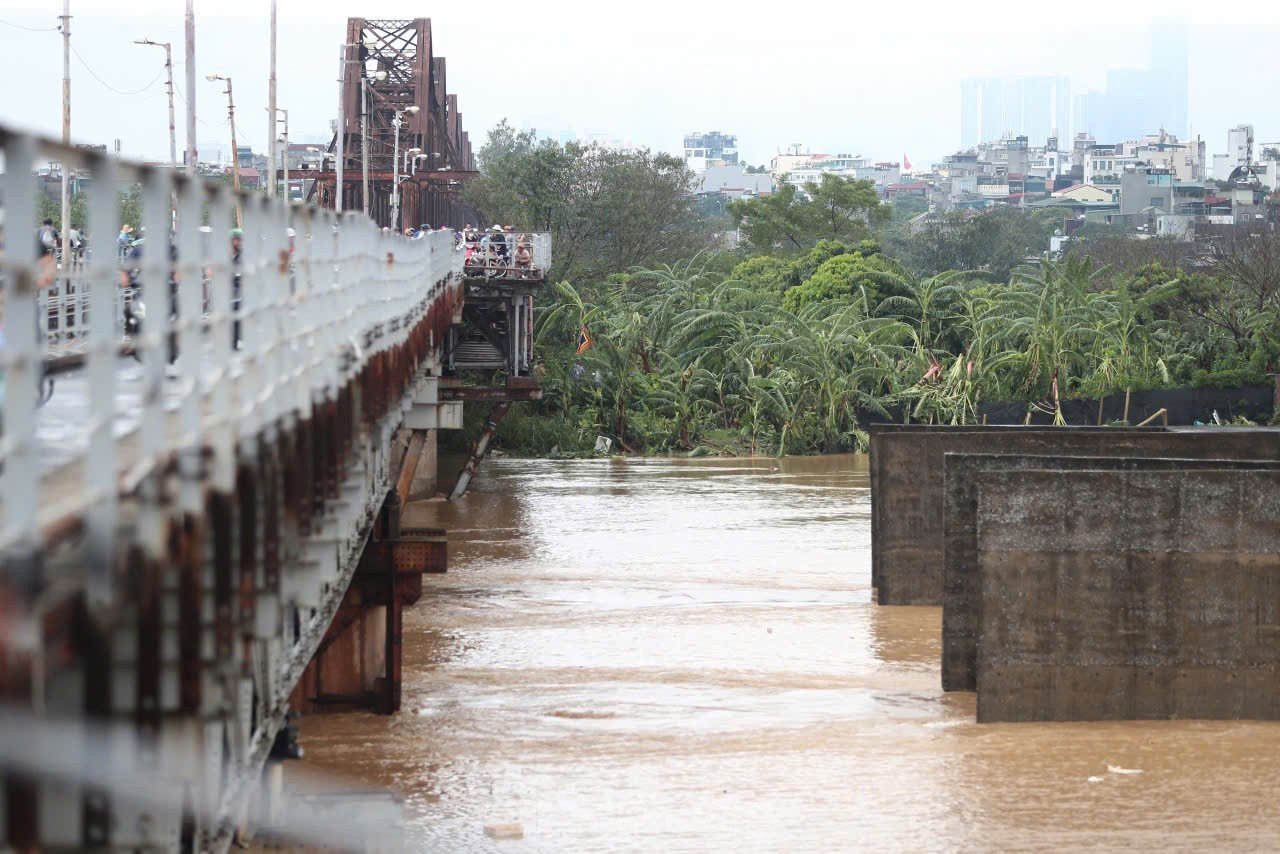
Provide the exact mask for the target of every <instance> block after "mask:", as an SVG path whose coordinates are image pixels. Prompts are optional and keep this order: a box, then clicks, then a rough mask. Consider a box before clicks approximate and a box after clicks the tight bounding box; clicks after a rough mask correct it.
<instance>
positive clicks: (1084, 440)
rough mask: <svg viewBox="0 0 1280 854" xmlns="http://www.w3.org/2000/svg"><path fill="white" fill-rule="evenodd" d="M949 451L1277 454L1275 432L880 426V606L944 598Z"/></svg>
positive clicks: (875, 484)
mask: <svg viewBox="0 0 1280 854" xmlns="http://www.w3.org/2000/svg"><path fill="white" fill-rule="evenodd" d="M947 452H954V453H978V454H993V453H995V454H999V453H1010V454H1031V455H1040V456H1084V457H1095V456H1096V457H1116V456H1131V457H1178V458H1189V459H1211V458H1224V459H1259V460H1277V459H1280V432H1277V431H1273V430H1240V429H1233V430H1211V429H1206V428H1191V429H1188V430H1185V431H1182V430H1176V429H1174V430H1162V429H1154V430H1139V429H1135V428H1131V427H1121V428H1113V429H1109V428H1106V427H1003V428H995V427H959V428H957V427H944V428H936V427H935V428H932V429H930V428H924V427H918V426H901V425H892V426H890V425H877V427H876V428H875V429H874V430H873V431H872V433H871V490H872V504H871V513H872V519H871V550H872V555H871V560H872V584H873V586H875V587H877V588H878V594H879V598H878V601H879V603H880V604H881V605H941V604H942V598H943V590H942V587H943V577H942V576H943V555H944V532H943V516H944V513H943V510H944V501H943V457H942V455H943V454H944V453H947Z"/></svg>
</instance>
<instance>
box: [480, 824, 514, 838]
mask: <svg viewBox="0 0 1280 854" xmlns="http://www.w3.org/2000/svg"><path fill="white" fill-rule="evenodd" d="M484 835H485V836H487V837H489V838H490V839H524V826H523V825H519V824H514V823H513V824H486V825H485V826H484Z"/></svg>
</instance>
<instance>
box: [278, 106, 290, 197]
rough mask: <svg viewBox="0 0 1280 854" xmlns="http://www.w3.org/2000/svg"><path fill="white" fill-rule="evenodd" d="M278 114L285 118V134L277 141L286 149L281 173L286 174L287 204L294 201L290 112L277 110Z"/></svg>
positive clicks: (283, 150) (282, 150)
mask: <svg viewBox="0 0 1280 854" xmlns="http://www.w3.org/2000/svg"><path fill="white" fill-rule="evenodd" d="M276 112H277V113H280V114H281V115H282V116H284V133H283V134H282V135H281V136H280V139H278V140H277V142H279V143H283V145H284V148H282V149H280V150H281V152H282V154H281V157H280V171H281V172H282V173H284V200H285V203H286V204H287V203H288V202H291V201H293V196H292V195H291V194H290V193H289V111H288V110H284V109H279V108H277V109H276Z"/></svg>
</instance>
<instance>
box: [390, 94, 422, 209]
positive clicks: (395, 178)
mask: <svg viewBox="0 0 1280 854" xmlns="http://www.w3.org/2000/svg"><path fill="white" fill-rule="evenodd" d="M416 112H418V105H417V104H414V105H413V106H411V107H405V108H404V109H403V110H396V117H395V120H394V121H392V123H391V124H392V125H394V126H395V129H396V141H395V146H394V151H395V153H394V154H393V155H392V157H391V227H392V228H394V229H395V230H396V233H397V234H398V233H400V231H402V230H403V228H404V225H403V224H402V223H401V222H400V175H399V169H400V124H401V122H400V117H401V116H403V115H404V114H405V113H416Z"/></svg>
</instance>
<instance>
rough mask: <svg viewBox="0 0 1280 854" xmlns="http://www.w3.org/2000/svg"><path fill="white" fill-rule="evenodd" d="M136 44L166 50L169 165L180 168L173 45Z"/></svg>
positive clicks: (160, 43) (144, 42) (167, 43)
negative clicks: (174, 90)
mask: <svg viewBox="0 0 1280 854" xmlns="http://www.w3.org/2000/svg"><path fill="white" fill-rule="evenodd" d="M134 44H149V45H154V46H155V47H162V48H164V70H165V73H166V74H167V75H168V84H169V165H170V166H171V167H172V168H174V169H175V170H176V169H177V168H178V129H177V124H176V122H175V121H174V118H173V45H172V44H171V43H169V42H154V41H152V40H151V39H137V40H135V41H134Z"/></svg>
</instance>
